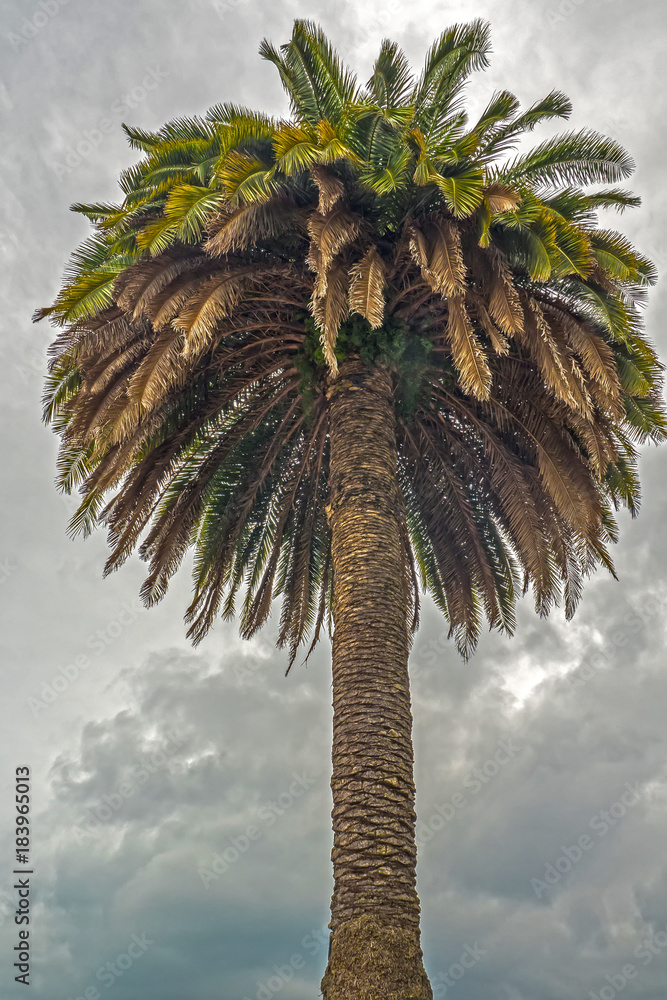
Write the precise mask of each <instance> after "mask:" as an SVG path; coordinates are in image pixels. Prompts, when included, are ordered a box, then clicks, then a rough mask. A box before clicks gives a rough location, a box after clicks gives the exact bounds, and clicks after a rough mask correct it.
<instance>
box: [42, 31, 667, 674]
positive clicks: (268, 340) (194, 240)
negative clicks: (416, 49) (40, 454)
mask: <svg viewBox="0 0 667 1000" xmlns="http://www.w3.org/2000/svg"><path fill="white" fill-rule="evenodd" d="M260 51H261V54H262V55H263V56H264V57H265V58H267V59H269V60H271V61H272V62H273V63H274V64H275V65H276V67H277V68H278V71H279V73H280V77H281V80H282V83H283V85H284V87H285V89H286V90H287V93H288V95H289V99H290V102H291V117H290V118H289V120H280V121H275V120H273V119H271V118H268V117H266V116H265V115H262V114H259V113H256V112H254V111H250V110H247V109H245V108H241V107H237V106H234V105H230V104H224V105H219V106H216V107H214V108H213V109H211V111H209V113H208V114H207V115H206V116H205V117H195V118H189V119H179V120H176V121H173V122H171V123H169V124H168V125H165V126H164V127H163V128H162V129H160V130H159V131H158V132H154V133H153V132H145V131H141V130H139V129H133V128H127V127H126V132H127V134H128V137H129V140H130V143H131V145H132V146H133V147H134V148H136V149H139V150H141V151H142V152H143V154H144V155H143V157H142V158H141V160H140V161H139V162H138V163H137V164H136V165H134V166H133V167H130V168H129V169H128V170H126V171H125V172H124V173H123V174H122V176H121V188H122V191H123V200H122V203H121V204H120V205H107V204H100V205H75V206H74V210H75V211H78V212H81V213H83V214H84V215H86V216H87V217H88V218H89V219H90V220H91V221H92V222H93V223H94V225H95V232H94V234H93V235H92V236H91V237H90V238H89V239H88V240H87V241H86V242H84V243H83V244H82V246H81V247H80V248H79V249H78V250H77V251H76V252H75V253H74V255H73V257H72V260H71V263H70V265H69V268H68V271H67V273H66V278H65V283H64V286H63V289H62V290H61V292H60V294H59V295H58V297H57V299H56V301H55V304H54V305H53V306H52V307H51V308H49V309H44V310H41V311H40V312H39V313H38V316H40V317H41V316H45V315H50V316H51V317H52V319H53V320H54V321H55V322H56V323H58V324H59V325H60V326H62V330H61V332H60V333H59V336H58V338H57V340H56V341H55V343H54V345H53V349H52V362H51V372H50V376H49V380H48V387H47V392H46V410H45V413H46V417H47V419H48V420H50V421H52V422H53V424H54V427H55V429H56V430H57V431H58V432H59V433H60V434H61V435H62V449H61V454H60V459H59V474H60V479H59V481H60V485H61V487H62V488H63V489H65V490H68V491H69V490H71V489H72V488H75V487H79V488H80V489H81V492H82V496H83V499H82V502H81V505H80V507H79V509H78V511H77V513H76V514H75V516H74V518H73V520H72V523H71V529H72V531H83V532H84V533H87V532H89V531H90V530H91V529H92V528H93V527H94V526H95V525H97V524H105V525H107V526H108V529H109V538H110V543H111V546H112V549H113V551H112V553H111V556H110V558H109V561H108V563H107V571H110V570H112V569H114V568H116V567H117V566H119V565H120V564H121V563H122V561H123V560H124V559H125V558H126V557H127V556H128V555H129V554H130V553H131V552H132V551H133V549H134V548H135V546H136V545H137V544H139V543H140V553H141V555H142V556H143V557H144V558H145V559H146V560H149V561H150V572H149V575H148V578H147V580H146V582H145V585H144V588H143V591H142V593H143V596H144V598H145V600H146V601H147V602H153V601H156V600H158V599H159V598H160V597H161V596H162V595H163V594H164V593H165V590H166V587H167V585H168V581H169V578H170V577H171V575H172V574H173V573H174V572H175V571H176V569H177V568H178V566H179V565H180V563H181V561H182V559H183V556H184V554H185V553H186V551H187V550H188V548H189V547H190V546H193V547H194V550H195V568H194V576H195V593H194V599H193V601H192V604H191V606H190V608H189V609H188V612H187V617H188V620H189V621H190V623H191V624H190V633H189V634H190V635H191V636H192V637H193V638H194V639H195V641H197V640H199V639H201V638H202V636H203V635H204V634H205V633H206V631H207V629H208V628H209V627H210V625H211V623H212V621H213V620H214V618H215V617H216V615H217V614H218V613H220V612H221V611H222V613H223V614H224V615H225V616H228V615H231V614H232V613H233V612H234V609H235V602H236V600H237V599H238V597H239V595H240V594H241V595H242V599H243V607H242V613H241V621H242V631H243V634H244V635H246V636H250V635H251V634H253V632H254V631H255V630H256V629H257V628H258V627H259V626H260V625H261V624H262V623H263V622H264V621H265V620H266V618H267V615H268V613H269V610H270V605H271V601H272V599H273V597H275V596H278V595H282V600H283V610H282V617H281V622H280V636H279V642H280V643H281V644H283V645H287V646H288V647H289V650H290V657H291V661H293V660H294V657H295V655H296V653H297V650H298V648H299V647H300V645H301V643H302V642H303V641H304V640H306V639H307V638H310V639H312V642H313V644H314V642H316V641H317V638H318V636H319V635H320V633H321V630H322V628H323V626H324V625H325V623H326V621H327V619H328V615H329V610H330V604H331V588H332V563H331V549H330V530H329V523H328V517H327V503H328V496H329V491H328V478H329V422H328V412H329V400H330V398H331V394H332V393H333V392H335V391H336V376H337V370H338V364H339V363H341V362H342V361H343V360H344V359H345V358H348V357H359V358H360V359H361V360H362V361H363V362H365V363H367V364H369V365H380V366H383V367H385V368H389V369H390V370H391V372H392V377H393V384H394V400H395V409H396V434H397V443H398V463H399V467H398V476H399V482H400V487H401V496H402V508H401V510H400V512H399V516H400V518H401V523H402V525H403V537H404V549H405V575H406V582H407V585H408V588H409V591H410V593H411V594H412V596H413V605H412V606H413V613H412V621H413V625H416V620H417V603H418V602H417V593H418V590H419V586H420V584H421V585H423V586H424V587H426V588H427V589H428V591H430V593H431V594H432V596H433V597H434V599H435V601H436V602H437V604H438V605H439V606H440V608H441V609H442V610H443V612H444V613H445V614H446V615H447V617H448V620H449V622H450V625H451V630H452V633H453V635H454V637H455V639H456V641H457V643H458V645H459V648H460V649H461V650H462V651H463V652H464V653H467V652H469V651H470V649H471V648H472V647H473V645H474V643H475V641H476V639H477V636H478V634H479V630H480V628H481V625H482V622H483V620H484V618H485V617H486V618H487V619H488V621H489V623H490V624H491V625H492V626H499V627H502V628H505V629H509V630H511V629H512V627H513V609H514V605H515V594H516V592H517V590H518V589H519V587H518V585H519V584H520V583H522V584H523V585H524V586H525V587H528V586H532V589H533V592H534V595H535V600H536V605H537V608H538V610H539V611H540V612H542V613H546V612H547V611H548V610H549V609H550V607H551V606H552V605H553V603H554V602H559V601H560V600H564V603H565V607H566V612H567V614H568V615H569V614H571V613H572V611H573V610H574V606H575V604H576V601H577V598H578V596H579V593H580V589H581V581H582V577H583V576H584V575H585V574H586V573H588V572H589V571H590V570H591V569H592V568H593V567H594V566H595V565H596V564H599V563H603V564H605V565H606V566H608V567H609V568H610V569H612V564H611V561H610V558H609V555H608V552H607V545H608V543H609V542H610V541H611V540H613V539H614V538H615V532H616V528H615V522H614V517H613V511H614V508H616V507H617V506H618V505H619V504H624V505H627V506H628V507H629V508H630V510H631V511H632V512H634V511H635V510H636V507H637V504H638V483H637V479H636V473H635V457H636V455H635V448H636V445H637V444H638V443H641V442H643V441H645V440H646V439H648V438H653V439H659V438H661V437H662V436H663V435H664V432H665V420H664V416H663V413H662V410H661V406H660V402H659V389H660V384H659V383H660V366H659V364H658V362H657V360H656V357H655V354H654V352H653V350H652V349H651V347H650V345H649V344H648V343H647V341H646V339H645V338H644V337H643V335H642V332H641V324H640V320H639V311H638V306H639V305H640V304H641V301H642V296H643V294H644V291H645V289H646V288H647V286H649V285H650V284H652V283H653V282H654V280H655V273H654V270H653V267H652V265H651V264H650V262H649V261H648V260H646V259H645V258H644V257H642V256H640V255H639V254H638V253H637V252H636V251H635V250H634V249H633V248H632V246H631V245H630V244H629V243H628V241H627V240H626V239H625V238H624V237H623V236H621V235H619V234H618V233H616V232H613V231H610V230H608V229H603V228H600V227H599V225H598V223H597V219H596V214H595V213H596V210H597V209H600V208H605V207H608V206H612V207H614V208H616V209H618V210H622V209H624V208H625V207H628V206H633V205H636V204H638V200H637V199H636V198H633V197H632V196H631V195H630V194H628V193H627V192H626V191H624V190H621V189H620V188H618V187H609V186H603V187H602V189H599V190H593V191H591V190H590V185H591V184H602V185H610V184H611V185H614V184H616V183H618V182H619V181H621V180H622V179H623V178H625V177H627V176H628V175H629V174H630V172H631V170H632V162H631V161H630V159H629V158H628V156H627V154H626V153H625V152H624V151H623V149H621V148H620V147H619V146H618V145H617V144H616V143H615V142H614V141H612V140H611V139H607V138H604V137H601V136H599V135H597V134H595V133H593V132H591V131H587V130H585V131H578V132H569V133H566V134H564V135H560V136H558V137H556V138H552V139H548V140H546V141H544V142H542V143H540V144H539V145H538V146H537V147H536V148H534V149H533V150H532V151H530V152H521V153H519V154H517V153H516V147H517V145H518V143H519V142H520V140H521V139H522V138H523V136H524V134H525V133H526V132H529V131H531V130H532V129H533V128H534V126H535V125H537V124H538V123H540V122H544V121H545V120H548V119H551V118H566V117H567V116H568V114H569V112H570V104H569V102H568V100H567V98H566V97H564V96H563V95H562V94H560V93H557V92H553V93H551V94H549V95H548V96H547V97H545V98H544V99H543V100H541V101H539V102H538V103H536V104H534V105H533V106H532V107H531V108H529V109H528V110H527V111H523V112H522V111H520V109H519V107H518V102H517V100H516V98H515V97H514V96H513V95H512V94H510V93H508V92H506V91H502V92H500V93H496V94H494V95H493V97H492V98H491V100H490V101H489V104H488V105H487V107H486V109H485V110H484V111H483V113H482V114H481V116H480V117H479V119H478V120H477V121H476V122H475V123H474V124H472V125H471V124H470V123H469V122H468V120H467V117H466V114H465V112H464V110H463V107H462V92H463V87H464V84H465V81H466V79H467V77H468V76H469V74H470V73H471V72H472V71H473V70H476V69H480V68H483V67H484V66H485V65H486V64H487V54H488V51H489V37H488V26H487V25H486V24H484V23H482V22H479V21H475V22H473V23H471V24H469V25H463V26H455V27H453V28H451V29H449V30H448V31H446V32H444V33H443V34H442V35H441V37H440V38H439V39H438V40H437V41H436V42H435V44H434V45H433V46H432V48H431V49H430V51H429V53H428V55H427V58H426V62H425V66H424V69H423V71H422V73H421V75H420V77H419V78H418V79H417V80H415V79H414V78H413V76H412V74H411V72H410V69H409V67H408V64H407V61H406V58H405V56H404V54H403V53H402V52H401V50H400V49H399V48H398V47H397V46H396V45H395V44H393V43H390V42H384V43H383V44H382V47H381V50H380V54H379V56H378V58H377V60H376V63H375V65H374V68H373V74H372V76H371V78H370V80H369V81H368V83H367V84H366V86H365V87H360V86H359V85H358V83H357V81H356V79H355V78H354V76H353V75H352V74H351V73H350V72H349V71H348V70H347V69H346V68H345V67H344V66H343V65H342V64H341V63H340V61H339V59H338V57H337V56H336V55H335V53H334V52H333V50H332V48H331V46H330V44H329V42H328V40H327V39H326V37H325V36H324V35H323V34H322V32H321V31H320V30H319V29H318V28H317V27H316V26H314V25H313V24H311V23H309V22H304V21H297V22H296V23H295V26H294V31H293V35H292V39H291V41H290V42H289V43H288V44H287V45H284V46H282V47H281V49H280V50H279V51H278V50H276V49H275V48H274V47H273V46H271V45H270V44H269V43H267V42H264V43H263V44H262V47H261V50H260ZM140 539H142V540H141V542H140Z"/></svg>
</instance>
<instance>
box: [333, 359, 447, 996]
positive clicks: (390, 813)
mask: <svg viewBox="0 0 667 1000" xmlns="http://www.w3.org/2000/svg"><path fill="white" fill-rule="evenodd" d="M329 407H330V433H331V464H330V476H331V500H330V507H329V519H330V524H331V530H332V545H333V573H334V578H333V579H334V600H333V617H334V638H333V705H334V726H333V754H332V757H333V776H332V779H331V788H332V791H333V813H332V815H333V829H334V846H333V852H332V860H333V866H334V893H333V897H332V901H331V924H330V927H331V930H332V938H331V952H330V956H329V964H328V966H327V969H326V972H325V975H324V979H323V980H322V992H323V996H324V998H325V1000H352V998H354V1000H430V998H431V997H432V992H431V987H430V985H429V982H428V979H427V976H426V973H425V971H424V966H423V962H422V952H421V948H420V939H419V912H420V906H419V898H418V896H417V890H416V887H415V879H416V861H417V849H416V845H415V811H414V797H415V789H414V780H413V751H412V714H411V711H410V691H409V684H408V628H407V593H406V584H405V571H404V541H403V532H402V527H401V525H402V513H401V511H402V507H401V498H400V493H399V489H398V482H397V475H396V465H397V454H396V433H395V417H394V404H393V398H392V385H391V375H390V373H389V372H388V371H386V370H385V369H382V368H378V367H375V368H372V369H371V368H368V367H367V366H365V365H364V364H363V363H362V362H361V361H359V360H355V359H349V360H346V361H345V362H344V363H343V364H342V365H341V369H340V373H339V376H338V378H337V379H336V381H335V382H334V383H333V384H332V386H331V387H330V389H329Z"/></svg>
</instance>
